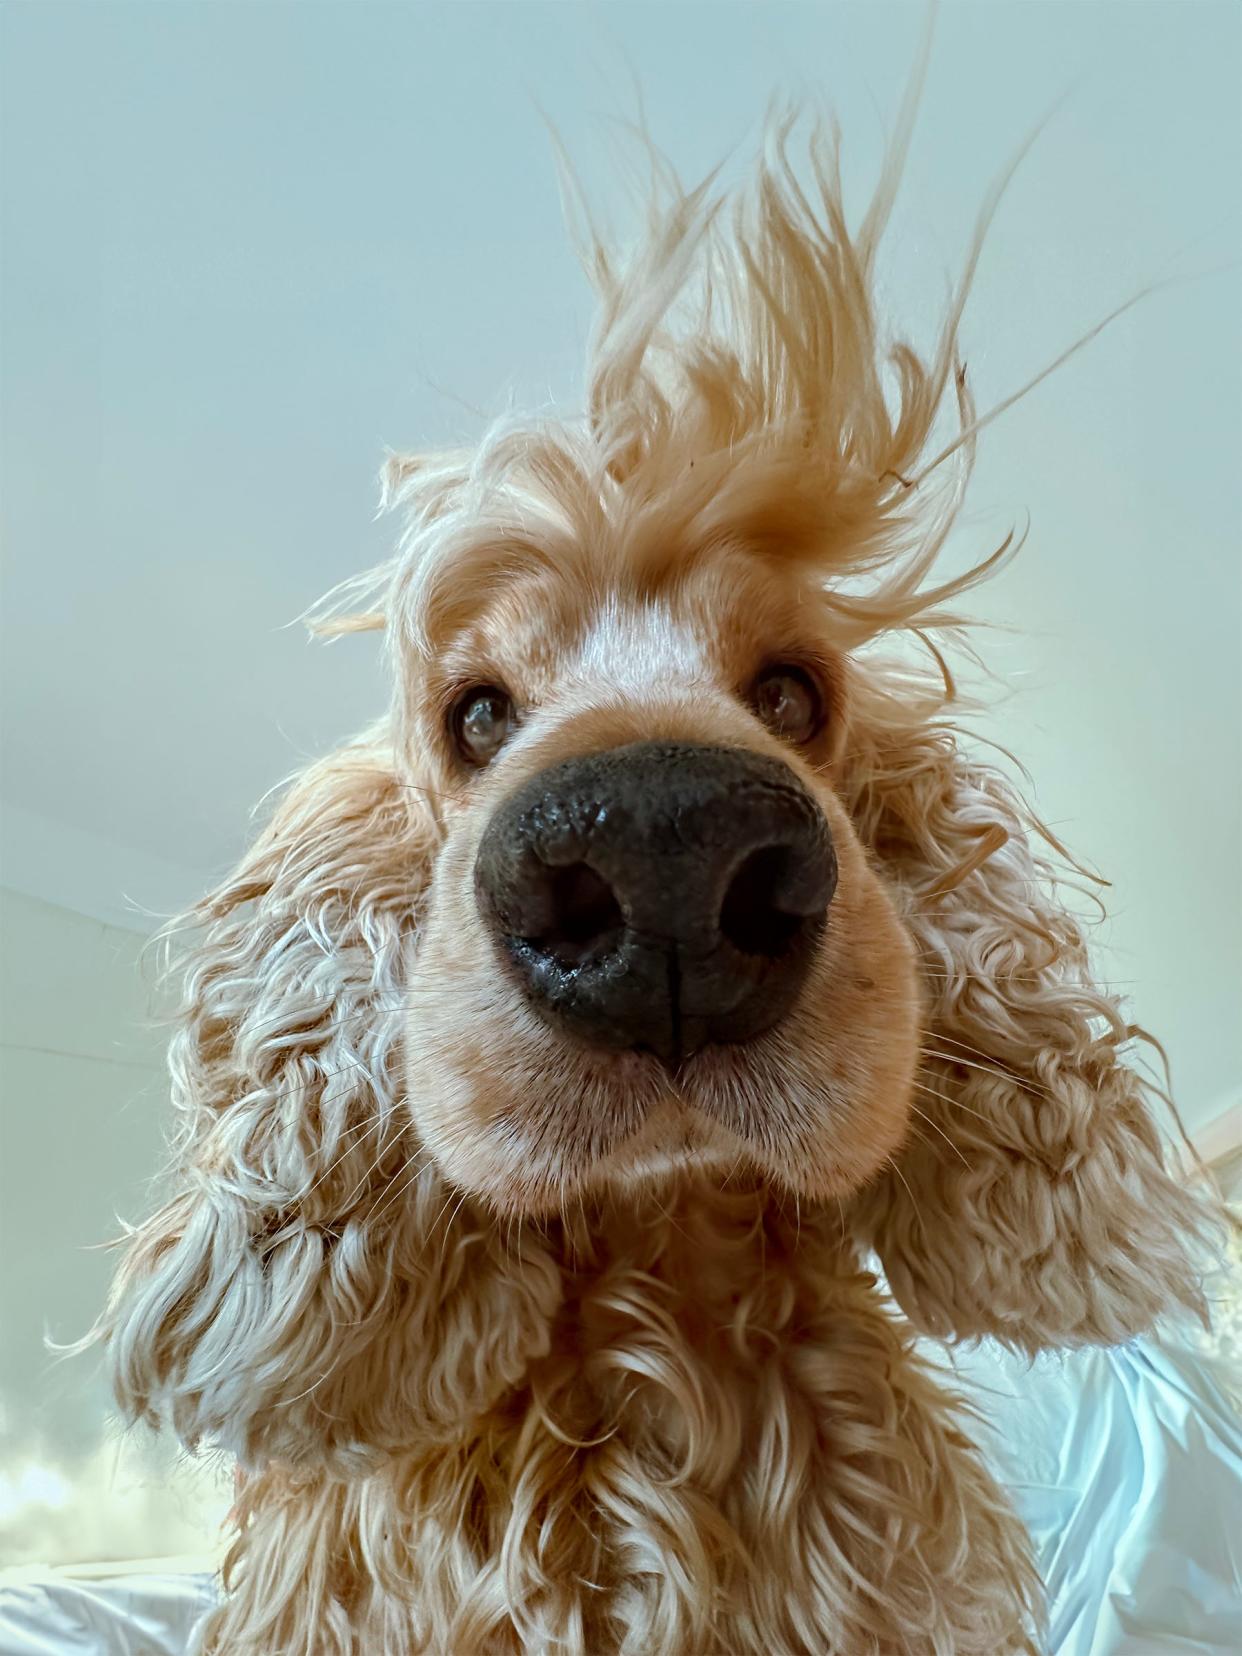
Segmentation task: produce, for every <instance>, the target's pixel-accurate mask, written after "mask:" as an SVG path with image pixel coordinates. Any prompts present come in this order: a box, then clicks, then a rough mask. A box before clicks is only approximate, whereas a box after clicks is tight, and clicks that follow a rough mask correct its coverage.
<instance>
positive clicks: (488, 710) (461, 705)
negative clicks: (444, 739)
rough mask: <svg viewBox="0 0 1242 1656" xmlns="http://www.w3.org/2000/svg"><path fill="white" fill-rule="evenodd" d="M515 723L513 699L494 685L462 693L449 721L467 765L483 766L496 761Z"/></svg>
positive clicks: (482, 685) (474, 688)
mask: <svg viewBox="0 0 1242 1656" xmlns="http://www.w3.org/2000/svg"><path fill="white" fill-rule="evenodd" d="M514 723H515V716H514V708H513V698H512V697H511V696H510V695H509V693H508V692H507V691H505V690H500V689H498V688H497V687H496V686H495V685H494V684H476V685H472V686H471V688H470V689H469V690H466V691H464V692H463V693H462V694H461V695H460V696H458V698H457V700H456V701H455V702H454V703H453V711H452V714H451V715H450V718H449V726H450V729H451V730H452V733H453V741H454V743H455V744H456V747H457V751H458V753H460V754H461V756H462V758H463V759H464V760H465V761H466V763H467V764H470V765H486V764H487V763H488V761H489V760H491V759H493V758H495V756H496V754H497V753H499V751H500V749H501V748H502V747H503V746H504V744H505V741H506V739H507V737H508V735H509V732H510V731H511V730H512V729H513V726H514Z"/></svg>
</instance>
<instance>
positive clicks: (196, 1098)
mask: <svg viewBox="0 0 1242 1656" xmlns="http://www.w3.org/2000/svg"><path fill="white" fill-rule="evenodd" d="M436 839H437V832H436V827H435V821H434V817H433V814H432V812H431V811H430V809H429V807H428V796H427V794H426V793H425V791H423V790H422V789H420V788H418V787H416V786H413V785H410V784H405V783H403V782H402V781H400V780H399V779H398V777H397V775H396V774H395V772H394V769H393V765H392V762H391V744H385V743H384V742H383V741H382V740H380V741H361V742H359V743H357V744H355V745H353V746H350V747H346V748H344V749H342V750H341V751H340V752H338V753H336V754H333V755H332V756H331V757H330V758H328V759H326V760H323V761H321V762H320V763H318V764H316V765H313V766H312V767H311V768H310V769H309V770H307V771H306V772H305V773H304V774H303V775H302V776H300V777H299V778H298V779H297V780H296V781H295V782H294V784H293V785H292V787H291V788H290V790H289V792H288V793H287V794H286V796H285V797H284V799H283V801H282V803H281V804H280V806H279V808H278V809H277V811H276V813H275V816H274V818H273V820H272V822H271V824H270V826H269V827H268V828H267V829H266V831H265V832H264V833H263V834H262V836H261V837H260V838H259V840H258V841H257V843H256V844H255V846H254V847H253V849H252V850H251V851H250V852H249V854H248V855H247V856H246V857H245V859H244V860H243V862H242V864H241V866H240V867H239V868H238V869H237V871H236V873H235V874H234V875H233V876H232V877H231V878H230V879H228V880H227V881H225V883H224V884H223V885H222V886H221V887H220V888H219V890H217V891H216V892H215V893H214V894H213V895H212V896H210V897H209V898H207V899H205V900H204V901H203V902H202V903H201V904H200V905H199V907H198V908H197V909H196V910H195V911H194V912H193V914H192V915H191V916H190V920H191V922H192V923H193V924H194V925H195V926H196V928H197V931H198V939H197V941H196V942H195V944H194V945H193V947H192V948H191V949H190V950H189V952H188V954H187V956H186V957H185V959H184V962H183V965H182V968H181V969H182V971H183V974H184V1002H183V1007H182V1011H181V1014H180V1027H179V1029H178V1031H177V1034H176V1036H175V1038H174V1040H173V1042H172V1047H171V1051H170V1069H171V1075H172V1092H173V1102H174V1105H175V1106H176V1108H177V1110H178V1111H179V1112H180V1114H181V1117H182V1132H181V1139H180V1143H179V1146H178V1151H177V1155H176V1162H175V1167H174V1191H175V1193H174V1194H173V1195H172V1196H171V1198H170V1199H169V1200H168V1201H167V1202H166V1204H165V1205H164V1206H163V1207H161V1208H160V1210H159V1211H158V1212H157V1213H156V1214H154V1215H153V1217H151V1218H150V1219H148V1220H147V1222H146V1223H145V1224H143V1225H142V1226H141V1227H140V1228H138V1229H137V1230H135V1231H133V1232H131V1233H130V1236H129V1239H128V1242H127V1245H126V1253H125V1257H124V1259H123V1261H122V1264H121V1267H120V1269H119V1271H118V1273H117V1277H116V1281H115V1283H114V1287H113V1292H112V1296H111V1300H110V1303H109V1307H108V1310H107V1312H106V1313H105V1316H104V1318H103V1320H102V1323H101V1326H100V1328H99V1330H98V1331H97V1332H98V1333H99V1334H100V1335H102V1336H103V1337H104V1338H105V1339H106V1340H107V1341H108V1343H109V1346H110V1353H111V1359H112V1364H113V1375H114V1385H115V1390H116V1394H117V1398H118V1400H119V1402H120V1404H121V1407H122V1410H123V1411H124V1412H125V1414H126V1415H127V1416H129V1417H131V1418H132V1417H143V1418H145V1419H147V1420H149V1421H151V1422H152V1423H158V1422H160V1421H162V1420H165V1419H167V1420H170V1421H171V1423H172V1425H173V1426H174V1427H175V1429H176V1431H177V1433H178V1434H179V1436H180V1437H181V1438H182V1440H183V1441H184V1442H185V1443H187V1444H188V1445H190V1446H194V1445H195V1444H197V1443H198V1442H199V1441H200V1440H202V1439H208V1440H210V1441H213V1442H215V1443H217V1444H220V1445H222V1446H224V1447H226V1448H228V1449H229V1450H230V1451H231V1452H232V1453H233V1454H235V1455H237V1456H238V1457H240V1458H241V1459H242V1460H244V1461H245V1462H247V1463H248V1464H252V1465H253V1464H256V1463H259V1462H261V1461H264V1460H267V1459H268V1458H271V1457H275V1458H278V1459H280V1460H283V1461H289V1462H300V1463H306V1462H308V1461H318V1462H321V1463H323V1462H325V1461H330V1460H333V1459H342V1458H344V1459H348V1458H351V1457H353V1458H361V1459H363V1460H365V1459H367V1458H369V1457H371V1456H373V1455H375V1454H377V1453H382V1452H383V1450H384V1449H385V1447H388V1446H393V1445H396V1444H404V1445H407V1446H408V1444H409V1443H410V1442H411V1439H412V1436H413V1435H417V1434H418V1433H419V1432H420V1431H424V1432H427V1433H430V1434H431V1435H432V1436H433V1437H434V1436H435V1435H436V1434H437V1433H438V1432H439V1431H441V1430H443V1429H444V1428H445V1427H448V1426H451V1424H452V1423H453V1422H455V1421H458V1420H460V1418H461V1416H462V1414H463V1413H465V1414H469V1413H470V1412H471V1411H472V1410H473V1409H480V1408H484V1407H486V1406H487V1404H488V1403H489V1402H490V1401H491V1398H492V1396H493V1395H495V1394H496V1393H498V1392H499V1391H500V1390H501V1389H502V1388H503V1386H504V1385H505V1384H506V1383H508V1382H510V1381H511V1380H512V1379H514V1378H516V1376H517V1375H518V1374H519V1373H520V1372H521V1370H522V1367H523V1365H524V1361H525V1358H526V1356H527V1354H528V1348H529V1347H531V1346H538V1345H539V1344H540V1343H541V1342H542V1341H546V1337H547V1336H546V1329H547V1324H548V1319H549V1318H550V1316H551V1314H552V1310H553V1308H554V1306H555V1303H556V1299H557V1295H558V1293H559V1281H558V1279H557V1276H556V1273H555V1271H554V1270H553V1269H552V1267H551V1265H550V1264H549V1263H548V1261H547V1260H546V1259H543V1258H541V1257H539V1256H538V1255H537V1254H536V1253H533V1252H532V1251H531V1249H530V1247H529V1246H528V1247H527V1249H526V1252H525V1253H524V1252H523V1250H522V1247H520V1246H519V1247H518V1248H517V1250H516V1251H514V1250H513V1248H512V1246H511V1247H509V1248H507V1249H503V1250H502V1249H500V1248H499V1246H498V1244H497V1242H496V1239H495V1238H494V1237H493V1236H492V1235H491V1227H487V1226H483V1227H480V1226H478V1225H475V1226H474V1227H473V1228H472V1227H471V1218H472V1216H471V1215H470V1214H469V1213H468V1212H467V1211H466V1210H465V1208H464V1207H462V1208H460V1209H459V1205H458V1203H457V1201H456V1198H455V1197H454V1196H453V1194H452V1193H451V1192H449V1191H447V1190H446V1189H445V1187H444V1185H443V1182H442V1180H441V1178H440V1176H439V1174H438V1173H437V1171H436V1169H435V1168H434V1167H432V1166H429V1165H426V1164H425V1158H423V1157H421V1156H420V1152H419V1148H418V1146H417V1145H416V1144H415V1143H414V1142H413V1137H412V1128H411V1125H410V1120H409V1112H408V1111H407V1110H406V1108H405V1104H404V1099H403V1081H402V1076H401V1063H400V1052H401V1046H402V1042H403V1040H404V1038H405V1028H404V1012H403V993H402V985H403V975H404V965H405V960H406V957H407V952H408V950H409V949H410V948H411V947H412V946H413V944H414V939H415V932H416V926H417V921H418V910H419V906H420V903H421V901H422V899H423V897H424V894H425V891H426V886H427V881H428V875H429V869H430V864H431V861H432V857H433V854H434V847H435V844H436ZM450 1210H451V1211H450ZM465 1267H468V1268H465Z"/></svg>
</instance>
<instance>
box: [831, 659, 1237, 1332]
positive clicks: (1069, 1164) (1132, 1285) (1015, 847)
mask: <svg viewBox="0 0 1242 1656" xmlns="http://www.w3.org/2000/svg"><path fill="white" fill-rule="evenodd" d="M941 700H943V698H941ZM903 704H904V711H903ZM925 705H929V704H925ZM857 711H858V713H859V715H860V722H859V725H858V728H857V729H856V730H855V731H854V732H853V733H852V735H853V739H852V742H851V747H852V753H853V762H854V764H855V765H856V772H855V776H856V780H855V788H856V794H855V797H854V799H853V801H852V805H853V810H854V815H855V819H856V822H857V825H858V827H859V831H860V832H861V834H862V836H863V838H864V840H865V841H866V842H867V843H868V844H869V845H870V847H871V848H872V850H873V852H874V854H875V856H876V857H877V859H878V861H879V863H880V865H881V866H882V868H883V871H884V873H885V874H886V876H887V877H888V879H889V880H890V881H891V883H892V885H893V887H894V888H895V890H896V891H897V892H898V893H899V897H900V900H901V901H903V902H904V904H905V907H906V919H907V924H908V926H909V929H910V932H911V934H912V936H913V938H914V941H915V945H916V948H917V950H918V952H919V956H920V960H921V966H922V974H923V981H924V986H925V1001H926V1008H927V1011H926V1016H925V1032H926V1033H925V1040H924V1059H923V1064H922V1069H921V1074H920V1076H919V1078H918V1083H917V1092H916V1095H915V1100H914V1102H915V1106H916V1110H917V1112H918V1113H917V1114H916V1115H915V1116H914V1118H913V1129H912V1132H911V1135H910V1138H909V1140H908V1142H907V1144H906V1146H905V1147H904V1148H903V1150H902V1151H901V1152H900V1154H899V1155H898V1157H897V1158H896V1160H895V1161H894V1163H893V1164H892V1165H891V1166H890V1167H889V1168H888V1169H886V1170H885V1173H884V1175H883V1176H882V1177H881V1178H880V1179H879V1181H878V1182H877V1183H876V1185H875V1186H874V1187H872V1188H871V1189H869V1190H868V1191H867V1192H865V1193H864V1195H863V1196H862V1198H861V1199H860V1203H859V1214H860V1217H861V1220H862V1223H863V1227H864V1231H865V1233H866V1234H867V1235H868V1236H869V1238H870V1240H871V1241H872V1242H873V1244H874V1246H875V1247H876V1249H877V1250H878V1252H879V1254H880V1256H881V1258H882V1260H883V1262H884V1266H885V1270H886V1272H887V1274H888V1279H889V1282H890V1284H891V1287H892V1290H893V1293H894V1294H895V1296H896V1298H897V1299H898V1301H899V1302H900V1304H901V1305H902V1307H903V1309H904V1310H905V1311H906V1313H907V1314H908V1315H909V1316H910V1317H911V1319H912V1320H913V1321H914V1322H915V1323H916V1324H917V1325H918V1326H920V1327H922V1328H923V1329H925V1330H926V1331H928V1332H930V1333H933V1334H936V1335H940V1336H954V1335H959V1336H970V1335H976V1334H993V1335H997V1336H999V1337H1000V1338H1001V1339H1003V1340H1005V1341H1007V1342H1008V1343H1009V1344H1011V1345H1013V1346H1015V1347H1018V1348H1021V1349H1023V1350H1025V1351H1028V1352H1033V1351H1036V1350H1038V1349H1040V1348H1041V1347H1044V1346H1054V1345H1076V1344H1082V1343H1094V1342H1098V1343H1115V1342H1119V1341H1122V1340H1125V1339H1127V1338H1128V1337H1130V1336H1131V1335H1133V1334H1135V1333H1137V1332H1139V1331H1140V1330H1142V1329H1144V1328H1146V1327H1147V1326H1148V1325H1149V1324H1150V1323H1151V1322H1152V1321H1153V1319H1154V1318H1155V1317H1157V1316H1158V1315H1159V1314H1160V1313H1161V1312H1163V1311H1165V1310H1167V1309H1169V1308H1171V1307H1173V1306H1175V1305H1181V1306H1185V1307H1188V1308H1191V1309H1194V1310H1196V1311H1199V1312H1200V1313H1201V1312H1202V1300H1201V1296H1200V1291H1199V1286H1198V1280H1197V1279H1198V1271H1197V1269H1196V1264H1195V1256H1196V1254H1197V1253H1198V1252H1199V1247H1200V1245H1201V1244H1202V1243H1203V1242H1205V1241H1206V1240H1207V1237H1208V1234H1209V1233H1210V1232H1211V1230H1212V1228H1213V1215H1212V1214H1211V1212H1210V1210H1209V1208H1208V1206H1207V1205H1206V1203H1204V1202H1201V1201H1200V1200H1199V1199H1198V1198H1197V1197H1196V1196H1195V1195H1194V1194H1193V1193H1192V1192H1191V1191H1190V1190H1188V1189H1187V1188H1186V1186H1185V1185H1184V1184H1182V1183H1181V1182H1179V1181H1178V1179H1176V1178H1175V1177H1174V1176H1172V1174H1171V1173H1170V1171H1169V1169H1168V1167H1167V1166H1166V1161H1165V1155H1164V1152H1163V1149H1162V1143H1161V1136H1160V1133H1159V1131H1158V1129H1157V1126H1156V1123H1155V1121H1154V1119H1153V1116H1152V1113H1151V1109H1150V1107H1149V1102H1148V1098H1149V1093H1150V1089H1149V1087H1148V1085H1147V1083H1145V1082H1144V1081H1143V1079H1142V1078H1141V1076H1140V1075H1139V1074H1138V1072H1137V1071H1136V1070H1135V1069H1133V1068H1132V1067H1130V1065H1129V1064H1128V1063H1127V1062H1126V1053H1127V1050H1128V1049H1131V1048H1132V1046H1133V1043H1134V1041H1135V1039H1136V1038H1137V1037H1139V1036H1140V1034H1141V1032H1140V1031H1138V1030H1136V1029H1135V1028H1134V1027H1133V1026H1132V1025H1130V1024H1128V1023H1127V1021H1126V1019H1125V1017H1124V1014H1123V1012H1122V1010H1121V1008H1120V1006H1119V1004H1118V1002H1117V1001H1116V999H1114V998H1113V997H1112V996H1111V995H1109V994H1107V993H1106V992H1104V990H1103V989H1101V988H1100V987H1099V986H1098V985H1097V984H1096V983H1095V982H1094V981H1093V979H1092V976H1091V971H1090V965H1089V961H1088V957H1087V949H1086V944H1085V941H1084V937H1083V933H1082V930H1081V928H1080V926H1079V924H1078V922H1077V921H1076V920H1075V919H1074V918H1073V916H1072V915H1071V914H1070V913H1069V912H1067V910H1066V909H1065V908H1064V907H1063V906H1062V905H1061V903H1060V902H1059V901H1058V899H1057V895H1056V886H1055V883H1054V882H1053V880H1052V879H1051V873H1052V871H1051V869H1050V868H1049V866H1048V865H1047V864H1046V863H1045V862H1044V860H1043V859H1042V858H1041V856H1040V855H1039V854H1038V852H1037V850H1036V846H1037V845H1038V844H1039V843H1040V833H1041V831H1040V830H1039V828H1038V825H1037V824H1036V823H1035V821H1034V820H1033V819H1032V817H1031V816H1030V814H1029V813H1028V812H1027V811H1026V809H1025V808H1024V807H1023V805H1022V804H1021V803H1020V801H1019V799H1018V797H1017V795H1016V793H1015V792H1014V791H1013V789H1012V788H1011V787H1010V786H1009V784H1008V783H1007V782H1006V781H1005V780H1004V779H1003V778H1002V777H1001V775H1000V774H999V773H997V772H996V771H994V770H992V769H991V768H989V767H988V766H986V765H983V764H980V763H977V762H975V761H973V760H972V759H970V758H969V757H967V756H966V755H964V754H963V752H962V751H961V750H960V748H959V745H958V738H957V736H956V734H955V732H954V731H953V729H952V728H951V727H950V726H948V725H947V724H946V723H945V722H944V721H943V720H937V719H936V718H935V717H934V716H928V714H926V713H924V714H923V715H920V713H919V712H918V706H917V697H916V695H915V694H914V692H913V691H912V688H911V683H910V681H909V680H907V681H906V682H905V684H904V685H898V686H895V687H894V690H893V693H891V694H886V693H885V692H884V690H883V688H882V678H877V680H876V681H874V682H873V683H872V686H871V690H870V694H868V692H867V690H866V688H865V687H864V690H863V694H862V695H861V696H860V697H859V702H858V709H857ZM869 720H870V722H868V721H869ZM1048 843H1051V842H1050V841H1049V842H1048ZM1058 849H1059V848H1058Z"/></svg>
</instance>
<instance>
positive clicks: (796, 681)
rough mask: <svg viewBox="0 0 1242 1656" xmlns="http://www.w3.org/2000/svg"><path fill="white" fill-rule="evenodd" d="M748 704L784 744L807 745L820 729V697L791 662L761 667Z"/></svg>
mask: <svg viewBox="0 0 1242 1656" xmlns="http://www.w3.org/2000/svg"><path fill="white" fill-rule="evenodd" d="M750 703H751V706H752V707H753V708H754V710H755V712H756V713H757V714H758V715H759V717H760V718H761V719H762V720H763V722H764V724H765V725H767V727H768V729H769V730H771V731H774V732H775V734H776V735H777V736H781V737H783V738H784V739H785V741H787V742H809V741H810V740H811V738H812V737H813V736H817V735H818V734H819V732H820V730H821V729H822V728H823V723H824V716H825V709H824V698H823V695H822V693H821V691H820V689H819V687H818V685H817V684H816V683H815V680H814V679H813V678H812V677H811V675H810V674H809V673H807V672H805V671H804V670H803V668H801V667H795V666H794V665H793V663H792V662H784V661H782V662H778V663H777V664H776V665H775V666H773V667H765V668H764V670H763V672H762V673H760V675H759V677H758V678H757V679H756V680H755V682H754V684H753V685H752V687H751V692H750Z"/></svg>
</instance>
